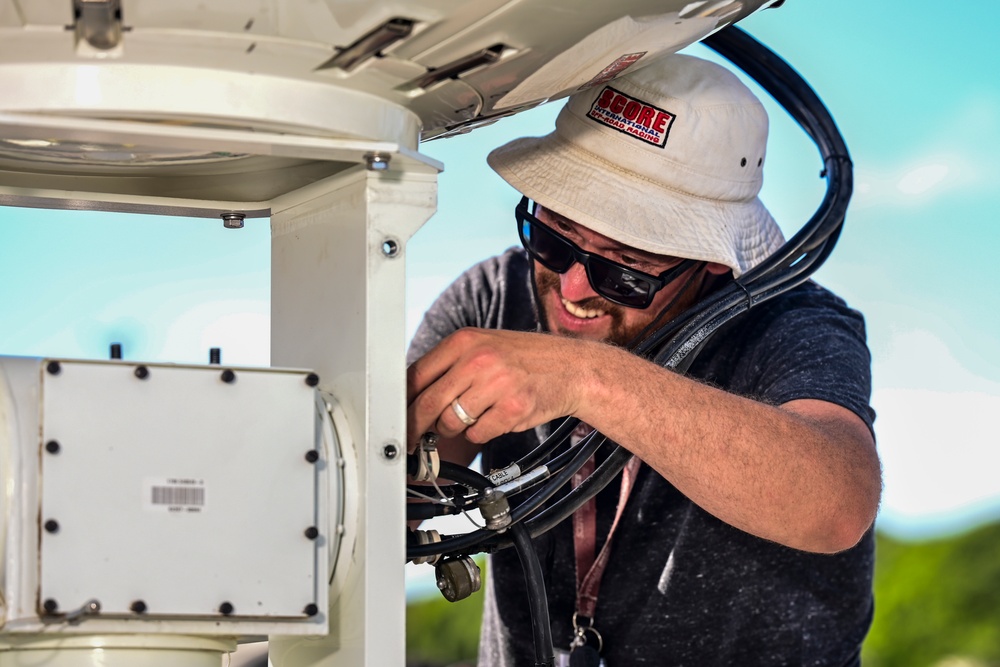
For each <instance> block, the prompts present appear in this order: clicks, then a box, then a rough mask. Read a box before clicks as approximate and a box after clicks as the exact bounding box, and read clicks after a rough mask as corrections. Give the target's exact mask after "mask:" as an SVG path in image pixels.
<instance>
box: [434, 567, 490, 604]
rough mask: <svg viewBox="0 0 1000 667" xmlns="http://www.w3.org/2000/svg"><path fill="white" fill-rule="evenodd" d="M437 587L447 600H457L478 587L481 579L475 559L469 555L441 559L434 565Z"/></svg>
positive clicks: (468, 594) (462, 598)
mask: <svg viewBox="0 0 1000 667" xmlns="http://www.w3.org/2000/svg"><path fill="white" fill-rule="evenodd" d="M435 574H436V575H437V587H438V590H440V591H441V595H443V596H444V599H445V600H447V601H448V602H458V601H459V600H464V599H465V598H467V597H469V596H470V595H472V594H473V593H475V592H476V591H478V590H479V589H480V588H482V585H483V580H482V575H481V574H480V571H479V566H478V565H476V561H474V560H472V558H471V557H469V556H459V557H458V558H449V559H447V560H443V561H441V562H440V563H438V564H437V565H436V566H435Z"/></svg>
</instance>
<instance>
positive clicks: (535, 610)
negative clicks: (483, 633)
mask: <svg viewBox="0 0 1000 667" xmlns="http://www.w3.org/2000/svg"><path fill="white" fill-rule="evenodd" d="M509 532H510V534H511V537H513V538H514V549H515V550H516V551H517V557H518V559H519V560H520V561H521V567H522V568H523V569H524V583H525V584H526V587H527V589H528V608H529V609H530V610H531V636H532V639H533V640H534V644H535V667H552V665H554V664H555V652H554V650H553V648H552V626H551V625H550V624H549V598H548V595H546V594H545V579H544V577H543V575H542V564H541V563H540V562H539V561H538V554H537V553H536V552H535V547H534V546H532V544H531V537H530V536H529V535H528V530H527V529H526V528H525V527H524V526H523V525H522V524H515V525H513V526H511V529H510V531H509Z"/></svg>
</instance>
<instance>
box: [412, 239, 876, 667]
mask: <svg viewBox="0 0 1000 667" xmlns="http://www.w3.org/2000/svg"><path fill="white" fill-rule="evenodd" d="M467 326H472V327H481V328H488V329H510V330H520V331H536V330H540V328H541V327H540V324H539V322H538V316H537V311H536V307H535V301H534V293H533V289H532V286H531V271H530V263H529V260H528V258H527V256H526V255H525V253H524V251H523V250H520V249H511V250H508V251H507V252H505V253H504V254H503V255H500V256H498V257H495V258H493V259H490V260H487V261H485V262H483V263H481V264H479V265H477V266H474V267H473V268H471V269H470V270H469V271H467V272H466V273H465V274H464V275H462V276H461V277H460V278H459V279H458V280H457V281H455V283H453V284H452V285H451V286H450V287H449V288H448V289H447V290H446V291H445V292H444V293H443V294H442V295H441V297H439V299H438V300H437V301H436V302H435V303H434V305H433V306H432V307H431V309H430V310H429V311H428V312H427V314H426V315H425V317H424V320H423V322H422V324H421V325H420V328H419V329H418V331H417V333H416V335H415V336H414V339H413V342H412V344H411V347H410V351H409V355H408V356H409V360H410V361H411V362H412V361H413V360H415V359H418V358H419V357H420V356H422V355H423V354H424V353H426V352H427V351H428V350H430V349H431V348H433V347H434V345H436V344H437V343H438V342H439V341H440V340H441V339H442V338H444V337H445V336H447V335H448V334H450V333H452V332H453V331H455V330H457V329H459V328H462V327H467ZM870 364H871V359H870V355H869V353H868V349H867V347H866V344H865V330H864V320H863V319H862V317H861V315H860V314H859V313H857V312H855V311H853V310H851V309H850V308H848V307H847V306H846V304H844V302H843V301H842V300H841V299H839V298H838V297H836V296H834V295H833V294H831V293H830V292H829V291H827V290H825V289H823V288H821V287H819V286H817V285H815V284H814V283H807V284H805V285H802V286H800V287H798V288H795V289H794V290H791V291H789V292H787V293H786V294H784V295H781V296H779V297H776V298H775V299H772V300H770V301H767V302H765V303H764V304H761V305H759V306H757V307H755V308H754V309H753V310H752V311H750V312H749V313H746V314H744V315H743V316H741V317H738V318H736V319H735V320H733V321H731V322H730V323H728V324H726V325H725V326H724V327H723V328H721V329H720V330H719V331H718V332H716V334H715V335H714V336H713V337H712V338H711V340H710V341H709V342H708V344H707V345H706V346H705V348H704V349H703V350H702V352H701V353H700V355H699V356H698V358H697V360H696V361H695V362H694V364H693V365H692V367H691V368H690V370H689V372H688V375H689V376H691V377H694V378H698V379H700V380H701V381H703V382H707V383H710V384H712V385H715V386H718V387H721V388H723V389H726V390H727V391H730V392H733V393H736V394H740V395H743V396H748V397H752V398H754V399H757V400H760V401H763V402H766V403H770V404H775V405H777V404H781V403H785V402H787V401H790V400H794V399H801V398H812V399H821V400H825V401H829V402H832V403H836V404H839V405H842V406H844V407H847V408H848V409H850V410H852V411H853V412H855V413H856V414H857V415H858V416H860V417H861V418H862V419H863V420H864V421H865V422H866V423H867V424H868V426H869V428H870V427H871V425H872V421H873V420H874V413H873V411H872V410H871V408H870V407H869V405H868V400H869V395H870V392H871V386H870V385H871V380H870ZM551 427H552V425H546V426H543V427H539V428H538V429H535V430H534V431H528V432H525V433H512V434H507V435H504V436H502V437H500V438H497V439H496V440H494V441H493V442H491V443H489V444H488V445H487V446H486V447H485V448H484V451H483V464H484V468H486V469H495V468H500V467H503V466H505V465H507V464H508V463H510V462H512V461H514V460H517V459H518V458H520V457H521V456H523V455H524V454H526V453H527V452H528V451H530V450H531V449H532V448H533V447H535V446H536V445H537V444H538V442H539V438H540V437H544V436H545V434H546V433H547V431H548V430H549V429H550V428H551ZM604 455H606V452H604ZM600 456H601V454H600V453H599V455H598V457H599V458H600ZM619 488H620V487H619V484H618V483H617V482H615V483H612V484H611V485H609V486H608V488H606V489H605V490H604V491H602V492H601V493H600V494H599V495H598V498H597V508H598V549H599V548H600V545H601V544H602V543H603V539H604V537H605V536H606V535H607V532H608V530H609V528H610V525H611V521H612V519H613V516H614V511H615V507H616V505H617V501H618V493H619ZM557 497H558V496H557ZM570 523H571V522H569V521H564V522H563V523H562V524H561V525H559V526H557V527H556V528H554V529H553V530H551V531H549V532H548V533H546V534H545V535H542V536H540V537H538V538H536V539H535V541H534V544H535V549H536V551H537V552H538V555H539V558H540V560H541V563H542V568H543V571H544V573H545V582H546V588H547V591H548V598H549V613H550V618H551V624H552V633H553V640H554V642H555V644H556V646H557V647H561V648H564V649H565V648H567V647H568V644H569V641H570V639H571V637H572V624H571V619H572V616H573V611H574V609H575V595H576V592H575V576H576V575H575V565H574V557H573V539H572V533H571V525H570ZM873 563H874V539H873V536H872V534H871V533H870V532H869V534H867V535H866V536H865V537H864V538H863V539H862V540H861V543H860V544H858V545H857V546H856V547H854V548H852V549H850V550H848V551H845V552H842V553H839V554H836V555H822V554H810V553H806V552H802V551H797V550H794V549H790V548H788V547H784V546H781V545H779V544H775V543H773V542H769V541H766V540H762V539H760V538H757V537H754V536H752V535H749V534H747V533H744V532H742V531H740V530H738V529H736V528H733V527H731V526H729V525H727V524H725V523H723V522H722V521H720V520H718V519H716V518H715V517H713V516H712V515H710V514H708V513H707V512H705V511H704V510H702V509H701V508H700V507H698V506H697V505H695V504H694V503H693V502H691V501H690V500H688V499H687V498H686V497H684V496H683V495H682V494H681V493H680V492H679V491H677V489H675V488H674V487H673V486H672V485H671V484H670V483H669V482H668V481H666V480H665V479H664V478H663V477H661V476H660V475H659V474H657V473H656V472H655V471H653V470H652V469H650V468H649V467H647V466H643V467H642V468H641V469H640V473H639V475H638V478H637V480H636V486H635V488H634V489H633V491H632V495H631V497H630V499H629V501H628V505H627V507H626V509H625V512H624V514H623V516H622V519H621V523H620V524H619V526H618V529H617V531H616V533H615V538H614V543H613V546H612V553H611V558H610V561H609V563H608V566H607V569H606V571H605V573H604V578H603V579H602V582H601V587H600V593H599V599H598V604H597V610H596V613H595V617H596V618H595V622H594V625H595V627H596V628H598V630H599V631H600V632H601V635H602V636H603V639H604V650H603V656H604V657H605V658H606V660H607V664H608V665H609V666H610V667H624V666H629V667H633V666H641V665H656V666H657V667H660V666H662V665H670V666H671V667H711V666H713V665H718V666H719V667H723V666H725V667H730V666H732V665H739V666H740V667H751V666H753V665H761V666H765V665H766V666H768V667H773V666H775V665H810V666H817V667H818V666H831V667H840V666H841V665H854V664H858V663H857V659H858V658H857V656H858V652H859V650H860V646H861V642H862V640H863V639H864V637H865V634H866V633H867V631H868V627H869V625H870V623H871V617H872V609H873V603H872V590H871V578H872V568H873ZM532 664H534V657H533V648H532V635H531V624H530V613H529V608H528V604H527V592H526V590H525V584H524V576H523V571H522V569H521V566H520V564H519V562H518V559H517V555H516V554H515V553H514V550H513V549H506V550H503V551H500V552H497V553H496V554H493V555H492V556H490V559H489V568H488V586H487V595H486V602H485V613H484V619H483V629H482V636H481V640H480V656H479V667H521V666H523V665H532Z"/></svg>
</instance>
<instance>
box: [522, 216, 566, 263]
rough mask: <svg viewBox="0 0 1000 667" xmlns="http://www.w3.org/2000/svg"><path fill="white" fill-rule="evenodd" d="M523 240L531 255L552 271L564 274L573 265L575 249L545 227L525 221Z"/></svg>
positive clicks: (523, 223)
mask: <svg viewBox="0 0 1000 667" xmlns="http://www.w3.org/2000/svg"><path fill="white" fill-rule="evenodd" d="M521 238H522V239H523V240H524V245H525V247H526V248H527V249H528V250H529V251H530V252H531V254H532V255H534V256H535V257H536V258H537V259H538V261H540V262H541V263H542V264H544V265H545V266H546V267H548V268H549V269H551V270H552V271H557V272H559V273H562V272H563V271H566V270H567V269H569V267H571V266H572V265H573V249H572V248H570V247H569V246H568V245H567V244H566V242H565V241H563V240H562V239H561V238H559V237H558V236H556V235H555V234H553V233H552V232H550V231H549V230H548V229H547V228H546V227H545V225H541V224H535V223H533V222H532V221H530V220H523V221H522V222H521Z"/></svg>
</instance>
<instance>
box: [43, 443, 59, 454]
mask: <svg viewBox="0 0 1000 667" xmlns="http://www.w3.org/2000/svg"><path fill="white" fill-rule="evenodd" d="M59 449H60V447H59V442H58V441H57V440H49V441H48V442H46V443H45V451H47V452H48V453H49V454H58V453H59Z"/></svg>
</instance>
